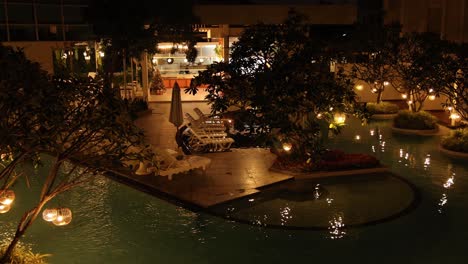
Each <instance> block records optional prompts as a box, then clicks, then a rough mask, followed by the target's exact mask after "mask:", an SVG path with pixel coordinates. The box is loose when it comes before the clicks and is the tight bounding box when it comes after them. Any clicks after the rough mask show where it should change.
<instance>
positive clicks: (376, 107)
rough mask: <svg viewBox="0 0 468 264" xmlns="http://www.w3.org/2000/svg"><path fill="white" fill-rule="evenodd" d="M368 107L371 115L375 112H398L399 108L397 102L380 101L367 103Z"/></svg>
mask: <svg viewBox="0 0 468 264" xmlns="http://www.w3.org/2000/svg"><path fill="white" fill-rule="evenodd" d="M366 109H367V111H369V113H370V114H371V115H374V114H396V113H397V112H398V110H399V108H398V106H397V105H396V104H392V103H387V102H380V103H367V104H366Z"/></svg>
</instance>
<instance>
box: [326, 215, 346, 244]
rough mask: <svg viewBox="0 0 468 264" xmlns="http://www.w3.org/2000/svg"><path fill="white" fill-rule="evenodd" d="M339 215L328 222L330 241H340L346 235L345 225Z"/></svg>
mask: <svg viewBox="0 0 468 264" xmlns="http://www.w3.org/2000/svg"><path fill="white" fill-rule="evenodd" d="M343 218H344V217H343V216H342V215H341V214H338V215H335V216H333V218H332V219H331V220H330V221H329V223H330V226H329V227H328V230H329V233H330V238H331V239H340V238H343V237H344V236H345V235H346V230H345V224H344V221H343Z"/></svg>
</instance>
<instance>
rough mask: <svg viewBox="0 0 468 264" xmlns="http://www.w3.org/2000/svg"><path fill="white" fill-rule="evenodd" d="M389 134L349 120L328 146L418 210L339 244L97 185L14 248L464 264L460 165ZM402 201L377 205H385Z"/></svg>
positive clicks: (425, 144) (9, 219)
mask: <svg viewBox="0 0 468 264" xmlns="http://www.w3.org/2000/svg"><path fill="white" fill-rule="evenodd" d="M389 125H390V123H389V122H388V121H387V122H378V123H372V124H369V125H367V126H361V125H360V123H359V122H356V121H353V120H350V121H349V124H348V126H347V127H346V128H345V129H344V131H343V133H342V135H340V136H338V137H337V138H335V139H333V140H332V142H330V146H331V148H336V147H339V148H341V149H344V150H345V151H348V152H363V153H369V154H373V155H375V156H376V157H377V158H379V159H380V160H381V162H382V163H383V164H385V165H387V166H388V167H390V169H391V171H392V172H393V173H395V174H397V175H399V176H401V177H402V178H403V179H406V180H408V181H410V182H411V183H413V184H414V186H416V188H417V189H418V190H419V194H420V202H419V204H418V206H417V207H415V208H414V209H413V210H411V211H410V212H408V213H407V214H404V215H401V216H399V217H397V218H395V219H392V220H391V221H385V222H383V223H379V224H374V225H366V226H362V227H356V228H350V229H347V228H346V220H344V224H345V226H344V228H342V229H340V232H341V233H339V235H336V233H334V231H335V230H333V229H323V230H292V229H279V228H265V227H261V226H258V225H249V224H244V223H239V222H235V221H229V220H226V219H223V218H219V217H216V216H213V215H211V214H205V213H194V212H191V211H188V210H186V209H183V208H180V207H177V206H175V205H173V204H170V203H168V202H166V201H163V200H160V199H158V198H155V197H153V196H150V195H148V194H145V193H142V192H139V191H137V190H134V189H132V188H129V187H127V186H124V185H121V184H119V183H116V182H113V181H111V180H108V179H106V178H98V179H96V181H95V182H94V184H93V185H90V186H87V187H82V188H78V189H75V190H73V191H71V192H69V193H67V194H66V195H64V196H63V197H60V198H58V199H57V200H56V201H55V203H58V204H60V205H63V206H67V207H70V208H71V209H72V210H73V213H74V218H73V221H72V223H71V224H70V225H68V226H65V227H55V226H53V225H51V224H49V223H46V222H44V221H42V220H41V219H39V220H38V221H37V222H36V223H35V224H34V225H33V227H32V228H31V229H30V230H29V232H28V233H27V235H26V237H25V238H24V240H23V242H24V243H26V244H28V245H30V246H31V247H32V248H33V250H34V251H35V252H40V253H50V254H52V255H53V256H52V257H51V258H50V262H51V263H316V262H325V263H465V262H466V260H468V251H467V250H466V239H468V230H467V228H466V223H468V193H467V190H468V180H467V178H468V173H467V172H468V165H467V164H466V163H464V162H461V161H454V160H451V159H449V158H447V157H445V156H443V155H442V154H441V153H439V150H438V144H439V141H440V138H439V137H428V138H422V137H409V136H397V135H392V133H391V131H390V129H389ZM357 135H359V140H357V139H356V136H357ZM46 165H47V164H46ZM30 173H31V181H32V184H31V185H32V186H33V187H32V188H31V189H28V188H27V187H26V185H25V183H24V181H21V182H19V183H18V184H17V185H16V186H14V190H15V192H16V200H15V203H14V206H13V208H12V209H11V211H10V212H9V213H7V214H0V238H3V237H5V236H6V235H9V234H11V233H12V232H13V231H14V228H15V226H16V223H17V221H18V220H19V218H20V215H21V214H22V212H24V211H25V210H26V209H28V208H29V207H30V206H31V205H32V204H33V202H34V199H36V197H37V195H35V194H37V192H38V190H37V189H35V187H34V186H35V184H34V182H36V181H38V177H36V176H37V175H40V174H41V171H34V170H31V172H30ZM403 194H404V193H399V192H395V191H394V192H389V193H385V195H384V196H386V197H387V199H388V201H392V200H395V199H400V198H401V197H400V196H401V195H403ZM369 199H371V198H369ZM299 200H300V199H299ZM293 202H299V203H300V202H301V201H293ZM353 206H354V207H356V206H357V205H353ZM281 209H282V208H277V210H278V215H279V214H280V213H281ZM273 210H274V209H273ZM346 210H352V208H346ZM292 213H294V212H292ZM319 213H320V212H317V214H319ZM337 213H338V214H339V213H340V212H337ZM286 216H288V215H286ZM293 216H294V217H298V218H300V217H301V216H300V215H293ZM279 218H281V216H279Z"/></svg>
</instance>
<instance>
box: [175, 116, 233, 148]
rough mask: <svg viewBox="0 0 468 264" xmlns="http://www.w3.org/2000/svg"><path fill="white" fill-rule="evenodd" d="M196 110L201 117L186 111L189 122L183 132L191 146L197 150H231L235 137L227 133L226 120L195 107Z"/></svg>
mask: <svg viewBox="0 0 468 264" xmlns="http://www.w3.org/2000/svg"><path fill="white" fill-rule="evenodd" d="M194 111H195V113H197V115H198V116H199V118H198V119H196V118H194V117H193V116H192V115H191V114H189V113H185V116H186V118H187V120H188V123H187V126H186V129H185V130H184V131H183V132H182V134H183V135H184V136H186V137H187V138H188V144H189V145H190V147H191V148H192V149H193V150H194V151H196V152H218V151H227V150H229V149H230V148H231V145H232V143H234V139H232V138H230V137H229V136H228V135H227V133H226V126H225V125H224V120H223V119H219V118H213V117H210V116H209V115H206V114H204V113H203V112H202V111H201V110H200V109H198V108H194Z"/></svg>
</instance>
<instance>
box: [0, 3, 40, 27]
mask: <svg viewBox="0 0 468 264" xmlns="http://www.w3.org/2000/svg"><path fill="white" fill-rule="evenodd" d="M2 4H3V3H2ZM33 14H34V13H33V7H32V4H31V3H8V19H9V22H10V23H18V24H34V15H33Z"/></svg>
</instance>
